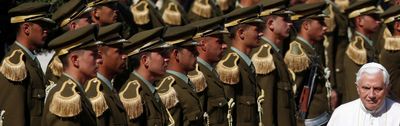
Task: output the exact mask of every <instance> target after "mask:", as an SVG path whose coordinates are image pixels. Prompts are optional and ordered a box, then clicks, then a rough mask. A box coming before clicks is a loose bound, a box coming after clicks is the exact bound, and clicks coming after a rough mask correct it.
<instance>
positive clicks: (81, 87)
mask: <svg viewBox="0 0 400 126" xmlns="http://www.w3.org/2000/svg"><path fill="white" fill-rule="evenodd" d="M63 74H64V75H65V76H66V77H68V78H69V79H71V80H72V81H74V82H75V83H76V85H78V87H79V88H80V89H81V90H82V91H85V90H84V89H83V86H82V84H81V83H79V81H77V80H76V79H75V78H73V77H72V76H71V75H69V74H67V73H63Z"/></svg>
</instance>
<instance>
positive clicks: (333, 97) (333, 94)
mask: <svg viewBox="0 0 400 126" xmlns="http://www.w3.org/2000/svg"><path fill="white" fill-rule="evenodd" d="M330 99H331V101H330V102H331V103H330V105H331V108H332V110H334V109H335V108H336V107H337V106H338V101H339V100H338V94H337V93H336V91H335V90H332V91H331V98H330Z"/></svg>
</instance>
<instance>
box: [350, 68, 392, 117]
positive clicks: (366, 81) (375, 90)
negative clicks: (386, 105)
mask: <svg viewBox="0 0 400 126" xmlns="http://www.w3.org/2000/svg"><path fill="white" fill-rule="evenodd" d="M383 78H384V77H383V74H382V72H381V71H379V72H377V73H375V74H368V73H364V74H362V75H361V79H360V80H359V82H358V85H357V92H358V95H359V96H360V99H361V101H362V103H363V105H364V107H365V108H366V109H368V110H377V109H378V108H379V107H380V106H381V105H382V104H383V102H384V99H385V97H386V94H387V87H386V85H385V84H384V81H383Z"/></svg>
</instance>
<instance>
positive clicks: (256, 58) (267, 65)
mask: <svg viewBox="0 0 400 126" xmlns="http://www.w3.org/2000/svg"><path fill="white" fill-rule="evenodd" d="M271 48H272V46H271V45H269V44H263V45H261V46H260V48H259V49H258V50H257V52H256V53H254V54H253V56H252V57H251V61H252V62H253V64H254V68H256V73H257V74H268V73H270V72H271V71H273V70H275V63H274V58H273V56H272V54H271Z"/></svg>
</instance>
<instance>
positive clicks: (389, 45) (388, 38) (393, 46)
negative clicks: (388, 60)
mask: <svg viewBox="0 0 400 126" xmlns="http://www.w3.org/2000/svg"><path fill="white" fill-rule="evenodd" d="M383 39H384V40H385V43H384V46H383V48H384V49H385V50H388V51H399V50H400V38H399V37H395V36H392V33H390V31H389V29H387V28H385V31H384V34H383Z"/></svg>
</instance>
